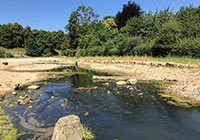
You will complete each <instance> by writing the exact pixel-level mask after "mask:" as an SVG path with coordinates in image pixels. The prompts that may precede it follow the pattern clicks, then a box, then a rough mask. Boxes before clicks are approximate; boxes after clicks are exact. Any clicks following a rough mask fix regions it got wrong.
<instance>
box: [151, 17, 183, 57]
mask: <svg viewBox="0 0 200 140" xmlns="http://www.w3.org/2000/svg"><path fill="white" fill-rule="evenodd" d="M180 36H181V30H180V24H179V22H178V21H176V20H175V19H174V18H171V19H170V20H169V21H168V22H166V23H164V24H163V26H162V29H161V30H160V31H159V35H158V36H157V39H156V41H155V44H154V46H153V48H152V53H153V56H163V57H165V56H167V55H171V52H172V50H173V48H174V47H175V44H176V42H177V41H178V40H179V39H180Z"/></svg>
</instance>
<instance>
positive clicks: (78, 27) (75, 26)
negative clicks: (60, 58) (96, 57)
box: [65, 6, 98, 49]
mask: <svg viewBox="0 0 200 140" xmlns="http://www.w3.org/2000/svg"><path fill="white" fill-rule="evenodd" d="M97 17H98V15H97V14H94V10H93V9H92V8H91V7H85V6H79V7H78V8H77V10H76V11H73V12H72V13H71V15H70V19H69V23H68V25H67V26H66V27H65V29H66V31H67V32H68V36H69V42H70V49H76V48H78V44H79V38H80V37H81V36H83V35H85V34H86V32H87V30H88V26H89V24H94V23H96V22H97Z"/></svg>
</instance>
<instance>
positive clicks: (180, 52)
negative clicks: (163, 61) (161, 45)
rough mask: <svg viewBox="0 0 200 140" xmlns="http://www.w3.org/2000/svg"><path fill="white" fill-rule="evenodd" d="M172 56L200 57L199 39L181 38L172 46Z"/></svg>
mask: <svg viewBox="0 0 200 140" xmlns="http://www.w3.org/2000/svg"><path fill="white" fill-rule="evenodd" d="M172 55H174V56H191V57H198V58H199V57H200V39H199V38H196V39H193V38H183V39H181V40H179V41H178V42H177V43H176V45H175V47H174V48H173V51H172Z"/></svg>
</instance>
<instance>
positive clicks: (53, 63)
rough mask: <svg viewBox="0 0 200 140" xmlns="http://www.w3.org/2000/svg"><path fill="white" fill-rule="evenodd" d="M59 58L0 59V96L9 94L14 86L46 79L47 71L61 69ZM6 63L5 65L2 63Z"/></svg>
mask: <svg viewBox="0 0 200 140" xmlns="http://www.w3.org/2000/svg"><path fill="white" fill-rule="evenodd" d="M61 60H62V59H60V58H20V59H16V58H11V59H0V95H2V94H9V93H10V92H12V91H13V90H14V88H15V85H20V86H23V85H28V84H31V83H32V82H35V81H40V80H43V79H46V78H47V77H48V76H47V73H48V72H47V71H48V70H51V69H55V68H58V67H61V66H62V65H63V64H61V62H60V61H61ZM5 62H6V63H8V64H7V65H5V64H3V63H5Z"/></svg>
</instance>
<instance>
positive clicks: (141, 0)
mask: <svg viewBox="0 0 200 140" xmlns="http://www.w3.org/2000/svg"><path fill="white" fill-rule="evenodd" d="M128 1H129V0H1V2H0V24H7V23H9V22H10V23H14V22H18V23H19V24H21V25H22V26H23V27H26V26H27V25H29V26H31V28H32V29H43V30H49V31H53V30H55V31H57V30H64V27H65V25H67V23H68V20H69V16H70V14H71V12H72V11H75V10H76V9H77V7H78V6H80V5H85V6H91V7H92V8H93V9H94V12H95V13H97V14H99V15H100V18H103V17H105V16H115V15H116V13H117V12H118V11H121V10H122V6H123V4H127V3H128ZM135 2H136V3H137V4H139V5H140V6H141V8H142V10H143V11H144V12H148V11H149V10H151V11H153V12H154V11H155V10H156V8H158V9H159V10H163V9H165V8H167V7H168V6H170V7H171V8H172V9H173V10H174V11H178V10H179V8H180V6H189V5H193V6H195V7H197V6H199V5H200V0H135Z"/></svg>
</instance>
